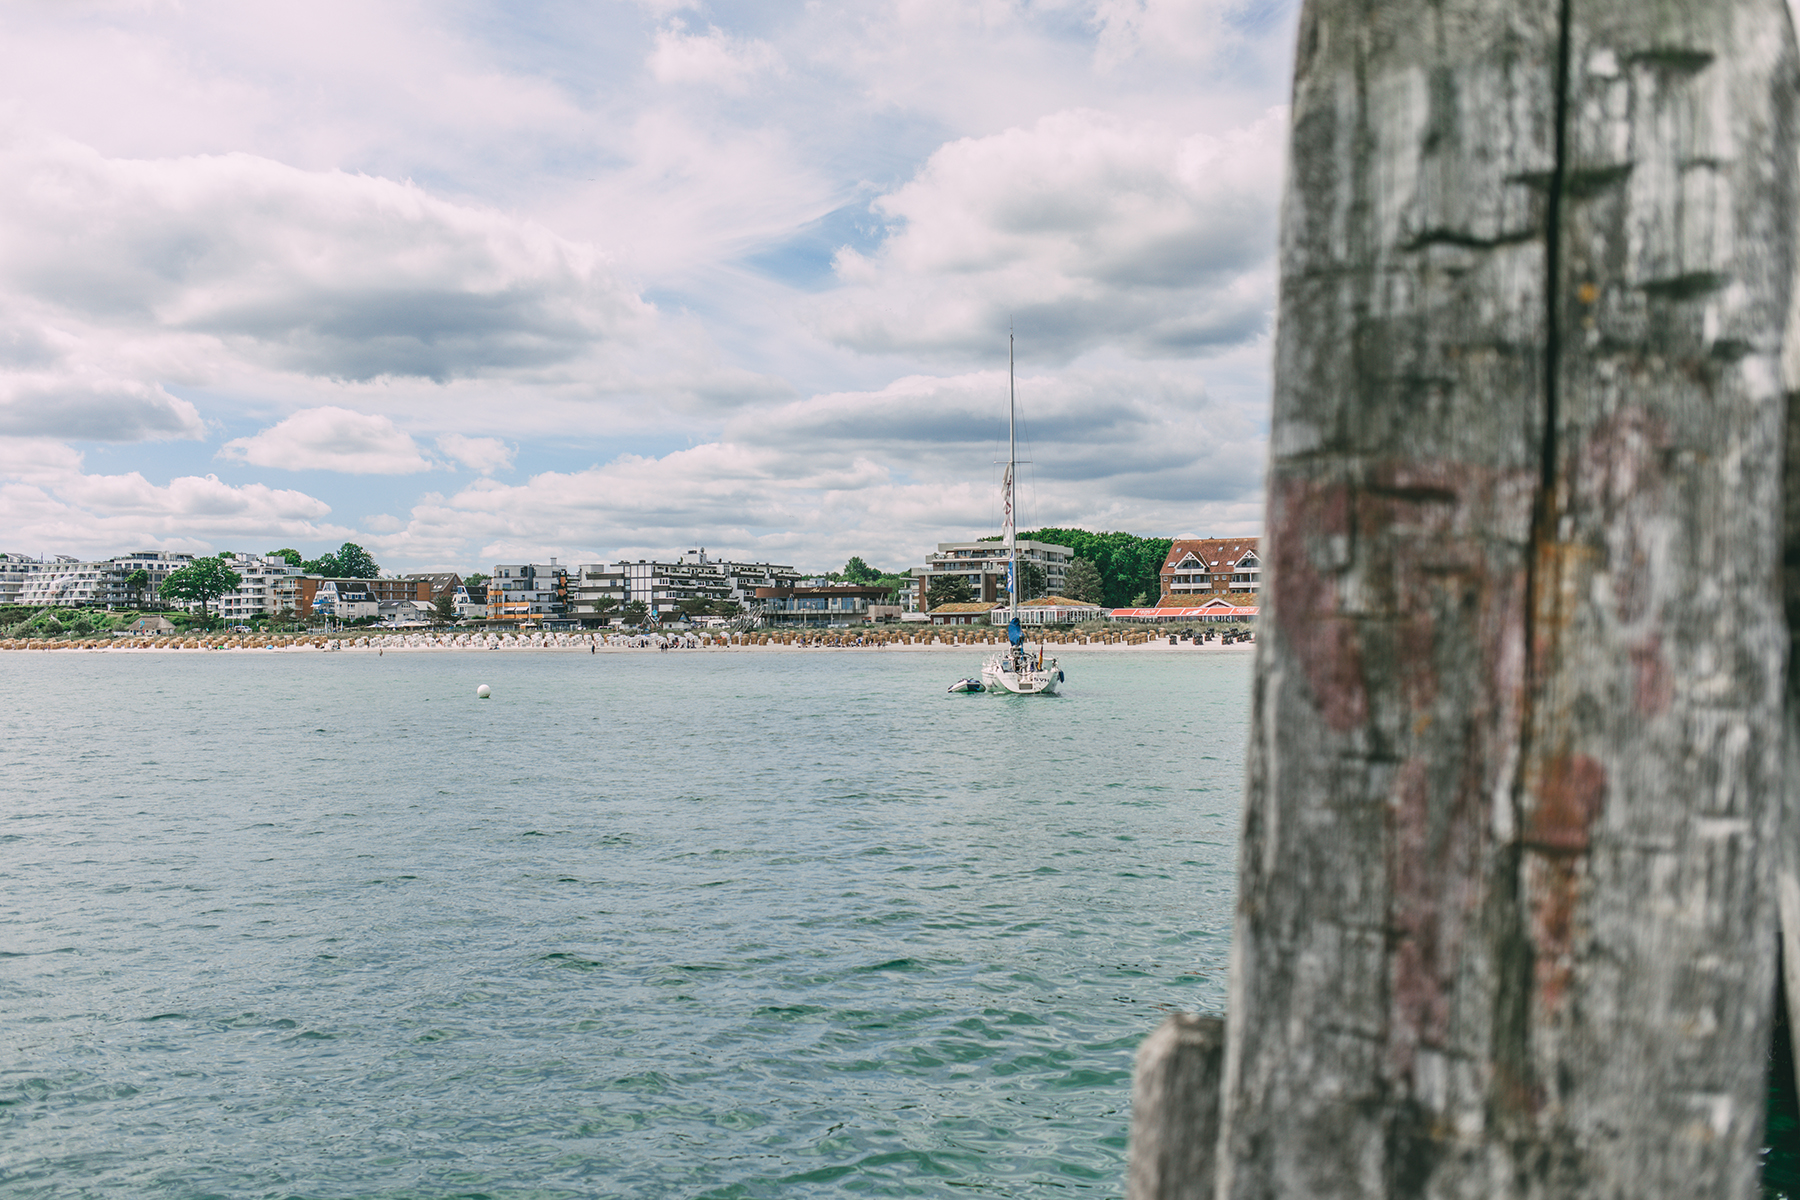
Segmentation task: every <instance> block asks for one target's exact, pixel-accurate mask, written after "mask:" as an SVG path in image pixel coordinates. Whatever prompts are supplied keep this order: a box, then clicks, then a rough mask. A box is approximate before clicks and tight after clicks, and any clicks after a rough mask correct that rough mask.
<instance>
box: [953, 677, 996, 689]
mask: <svg viewBox="0 0 1800 1200" xmlns="http://www.w3.org/2000/svg"><path fill="white" fill-rule="evenodd" d="M950 690H951V691H953V692H985V691H987V687H986V685H984V684H983V683H982V682H981V680H979V679H959V680H957V681H956V682H955V683H953V684H951V685H950Z"/></svg>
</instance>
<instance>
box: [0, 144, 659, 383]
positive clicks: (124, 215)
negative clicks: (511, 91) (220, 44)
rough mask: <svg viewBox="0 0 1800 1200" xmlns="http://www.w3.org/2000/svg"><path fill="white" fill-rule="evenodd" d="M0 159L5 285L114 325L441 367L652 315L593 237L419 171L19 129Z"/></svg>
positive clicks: (308, 358) (306, 369)
mask: <svg viewBox="0 0 1800 1200" xmlns="http://www.w3.org/2000/svg"><path fill="white" fill-rule="evenodd" d="M0 172H4V173H5V174H6V176H7V178H8V180H9V186H8V187H7V188H6V189H5V190H4V191H0V287H4V288H6V289H7V290H9V291H12V292H13V293H15V295H17V296H20V297H28V298H29V303H31V304H34V305H36V306H38V307H40V308H41V309H43V310H47V311H49V312H51V313H53V314H57V315H60V316H62V317H65V318H68V319H70V320H72V321H73V322H75V323H78V324H85V325H87V326H88V327H89V328H90V329H91V330H94V331H100V332H102V333H103V335H104V334H105V333H110V334H112V335H113V336H114V337H119V336H123V337H139V338H143V337H162V338H175V339H180V338H186V339H189V340H190V341H192V340H201V341H204V342H205V343H206V344H207V345H208V346H209V347H211V348H212V354H213V357H215V358H242V359H245V360H247V361H251V362H256V363H260V364H263V365H265V366H268V367H273V368H277V369H280V370H287V371H295V372H300V373H302V374H306V375H315V376H324V377H330V378H342V379H370V378H375V377H380V376H420V377H425V378H430V379H439V380H441V379H447V378H454V377H459V376H479V375H487V374H500V373H507V372H516V371H530V370H533V369H540V368H544V367H549V366H555V365H559V364H567V363H569V362H571V361H572V360H575V359H577V358H584V357H587V356H588V355H589V354H590V353H591V352H592V351H593V350H594V349H595V347H596V346H599V345H603V344H606V343H608V342H610V341H613V340H622V341H626V342H635V341H636V340H637V338H638V337H639V336H640V335H641V329H642V327H643V326H644V325H645V323H646V322H647V320H648V319H649V318H650V317H651V315H652V314H651V310H650V309H649V308H648V306H646V305H645V304H644V303H643V302H642V301H640V300H639V299H638V298H637V296H636V295H635V293H634V292H633V291H632V290H631V289H630V288H628V287H626V286H625V285H624V284H622V283H621V282H620V281H619V280H618V279H617V278H616V277H614V275H613V274H612V273H611V271H610V269H609V268H608V266H607V264H606V262H605V260H604V259H603V257H602V256H601V255H600V254H599V252H598V251H596V250H595V249H594V248H593V247H591V246H587V245H582V244H579V243H575V242H571V241H568V240H565V239H563V238H560V237H557V236H556V235H555V234H553V233H551V232H550V231H549V230H547V229H545V228H543V227H542V226H539V225H536V224H534V223H532V222H530V221H522V220H519V219H517V218H514V217H510V216H507V215H504V214H501V213H498V212H493V211H489V210H486V209H481V208H475V207H471V206H468V205H458V204H453V203H450V202H448V201H445V200H441V199H438V198H436V197H434V196H432V195H430V194H428V193H427V192H426V191H425V190H424V189H422V188H420V187H418V186H416V185H414V184H411V183H403V182H395V181H393V180H388V179H378V178H372V177H369V176H365V175H355V174H349V173H346V172H343V171H302V170H297V169H295V168H292V167H288V166H284V165H282V164H280V163H276V162H271V161H269V160H268V159H264V158H258V157H255V156H253V155H248V154H225V155H205V156H195V157H187V158H177V159H155V160H129V159H116V158H107V157H104V156H102V155H101V154H99V153H97V152H96V151H94V150H92V149H90V148H88V147H85V146H81V145H77V144H75V143H72V142H68V141H60V140H55V139H47V138H38V137H29V136H23V135H14V136H12V137H10V138H8V139H6V140H5V142H4V143H3V144H0ZM24 302H25V301H21V303H24ZM101 340H104V339H103V338H102V339H101Z"/></svg>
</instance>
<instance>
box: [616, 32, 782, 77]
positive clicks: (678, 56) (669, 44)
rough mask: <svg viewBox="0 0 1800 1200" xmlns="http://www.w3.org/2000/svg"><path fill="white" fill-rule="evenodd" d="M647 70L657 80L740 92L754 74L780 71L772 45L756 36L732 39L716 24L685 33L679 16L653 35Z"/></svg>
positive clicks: (779, 56) (780, 66)
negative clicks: (654, 42) (653, 39)
mask: <svg viewBox="0 0 1800 1200" xmlns="http://www.w3.org/2000/svg"><path fill="white" fill-rule="evenodd" d="M649 66H650V73H651V74H652V75H653V76H655V77H656V79H657V81H658V82H659V83H698V84H707V85H709V86H712V87H716V88H719V89H721V90H723V91H729V92H741V91H743V90H744V88H745V87H746V86H748V84H749V83H750V81H751V80H752V79H754V78H755V77H756V76H758V75H763V74H780V73H782V71H783V70H784V65H783V63H782V61H781V55H780V54H779V53H777V52H776V50H775V47H773V46H771V45H769V43H767V42H765V41H762V40H760V39H758V38H735V37H732V36H731V35H730V34H727V33H726V32H725V31H724V30H722V29H720V28H719V27H718V26H717V25H711V26H708V27H707V29H706V32H704V33H688V32H687V25H686V23H685V22H683V21H681V20H680V19H676V20H673V21H671V22H669V25H668V26H667V27H666V28H664V29H661V30H658V31H657V34H656V48H655V49H654V50H652V51H651V52H650V61H649Z"/></svg>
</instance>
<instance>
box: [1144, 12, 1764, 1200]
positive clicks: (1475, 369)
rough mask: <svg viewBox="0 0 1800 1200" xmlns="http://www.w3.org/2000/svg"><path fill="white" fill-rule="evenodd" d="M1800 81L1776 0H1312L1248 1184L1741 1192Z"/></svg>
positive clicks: (1226, 1191) (1748, 1120)
mask: <svg viewBox="0 0 1800 1200" xmlns="http://www.w3.org/2000/svg"><path fill="white" fill-rule="evenodd" d="M1797 89H1800V71H1797V69H1796V58H1795V51H1794V40H1793V31H1792V29H1791V27H1790V24H1789V18H1788V14H1787V11H1786V9H1785V8H1784V7H1783V4H1782V2H1781V0H1661V2H1659V3H1644V2H1643V0H1560V2H1557V3H1549V2H1537V3H1519V2H1511V3H1492V2H1483V0H1441V2H1438V3H1427V2H1425V0H1383V2H1376V0H1309V2H1308V3H1307V5H1306V7H1305V10H1304V12H1303V14H1302V18H1301V26H1300V34H1299V52H1298V56H1297V61H1296V76H1295V83H1294V99H1293V112H1292V143H1291V153H1290V158H1289V163H1290V165H1289V173H1288V185H1287V194H1286V197H1285V201H1284V210H1283V222H1282V225H1283V230H1282V245H1281V298H1280V304H1279V315H1278V336H1277V348H1276V377H1275V402H1274V417H1273V423H1272V430H1271V460H1270V470H1269V499H1268V519H1267V543H1268V551H1267V554H1266V557H1265V560H1264V562H1265V567H1264V569H1265V572H1267V574H1268V579H1267V581H1266V584H1265V592H1264V596H1263V611H1262V614H1261V621H1260V623H1259V626H1258V631H1259V636H1258V639H1257V640H1258V642H1259V643H1260V645H1259V648H1258V652H1257V677H1256V687H1255V696H1254V705H1255V712H1254V718H1253V733H1252V744H1251V748H1250V755H1249V782H1248V790H1247V796H1246V809H1245V824H1244V840H1243V848H1242V852H1241V854H1242V857H1241V861H1240V874H1239V891H1240V895H1239V910H1238V919H1237V925H1236V929H1235V933H1234V943H1233V969H1232V980H1231V988H1230V1007H1229V1014H1230V1019H1229V1028H1228V1031H1227V1038H1226V1052H1225V1066H1224V1082H1223V1090H1222V1105H1221V1114H1222V1115H1221V1127H1220V1128H1219V1129H1218V1130H1217V1131H1209V1130H1206V1129H1195V1130H1194V1131H1193V1133H1192V1136H1193V1138H1194V1139H1195V1140H1197V1141H1198V1142H1200V1143H1202V1144H1206V1145H1212V1144H1214V1139H1215V1132H1216V1145H1217V1147H1218V1164H1217V1175H1218V1178H1217V1186H1216V1195H1218V1196H1219V1197H1221V1200H1277V1198H1288V1197H1298V1196H1306V1197H1426V1196H1430V1197H1476V1196H1480V1197H1484V1198H1488V1197H1551V1196H1558V1197H1560V1196H1593V1197H1627V1196H1629V1197H1662V1196H1709V1197H1710V1196H1719V1197H1726V1196H1731V1197H1748V1196H1750V1195H1751V1194H1752V1193H1753V1191H1754V1189H1755V1183H1756V1169H1757V1164H1756V1150H1757V1147H1758V1144H1759V1138H1760V1135H1761V1132H1762V1125H1761V1117H1762V1102H1763V1072H1764V1067H1765V1051H1766V1047H1767V1044H1768V1037H1769V1013H1770V1006H1771V1001H1772V996H1773V987H1774V975H1773V973H1774V964H1775V942H1776V933H1775V931H1776V865H1777V859H1778V858H1779V857H1780V854H1779V853H1778V851H1777V846H1778V839H1777V828H1778V822H1779V821H1780V820H1781V805H1782V800H1781V797H1782V785H1783V769H1782V754H1783V730H1784V724H1783V689H1784V677H1785V676H1784V672H1785V664H1786V658H1787V652H1788V631H1787V625H1786V622H1785V619H1784V615H1783V611H1782V588H1781V566H1782V557H1781V553H1782V512H1783V486H1782V470H1783V455H1784V445H1785V444H1786V443H1787V442H1788V440H1789V434H1788V415H1787V414H1788V404H1787V388H1786V387H1785V386H1784V384H1783V375H1782V365H1783V364H1782V359H1783V336H1784V330H1785V328H1786V324H1787V320H1788V311H1789V303H1790V290H1791V280H1792V277H1793V272H1794V265H1795V264H1794V253H1793V251H1794V229H1793V223H1794V219H1795V216H1796V204H1795V194H1794V193H1795V175H1796V172H1795V141H1794V138H1795V132H1796V131H1795V124H1794V105H1795V100H1796V93H1797ZM1796 466H1797V469H1800V462H1797V464H1796ZM1792 490H1793V489H1792V488H1790V489H1789V491H1790V492H1791V491H1792ZM1793 506H1794V508H1795V509H1796V511H1800V501H1797V502H1794V504H1793ZM1792 559H1793V561H1794V562H1795V563H1796V564H1800V554H1795V555H1793V556H1792ZM1789 594H1790V595H1800V587H1790V589H1789ZM1796 607H1797V609H1800V602H1797V603H1796ZM1796 744H1797V745H1800V741H1797V743H1796ZM1790 757H1791V758H1800V751H1796V752H1791V753H1790ZM1794 807H1795V808H1797V809H1800V802H1796V803H1795V804H1794ZM1793 828H1795V829H1800V823H1796V824H1795V826H1794V827H1793ZM1789 840H1792V839H1791V838H1790V839H1789ZM1783 878H1784V880H1785V884H1784V888H1785V891H1786V892H1787V893H1788V894H1789V901H1790V907H1791V908H1792V909H1793V910H1794V914H1793V915H1795V916H1800V882H1796V881H1797V880H1800V871H1796V869H1795V868H1794V866H1793V865H1792V864H1789V865H1788V866H1787V867H1785V868H1784V872H1783ZM1795 994H1797V995H1800V990H1796V992H1795ZM1203 1107H1204V1106H1199V1107H1196V1108H1195V1110H1194V1111H1195V1112H1200V1111H1201V1109H1202V1108H1203ZM1166 1140H1167V1139H1166V1138H1165V1139H1164V1140H1163V1142H1162V1143H1159V1144H1166ZM1159 1153H1164V1154H1165V1155H1166V1150H1165V1151H1159ZM1134 1155H1135V1151H1134ZM1137 1169H1138V1168H1137V1163H1136V1161H1135V1157H1134V1163H1133V1172H1134V1177H1135V1175H1136V1172H1137ZM1159 1194H1169V1195H1174V1194H1180V1193H1175V1192H1168V1193H1159Z"/></svg>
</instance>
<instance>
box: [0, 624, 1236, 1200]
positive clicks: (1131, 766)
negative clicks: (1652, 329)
mask: <svg viewBox="0 0 1800 1200" xmlns="http://www.w3.org/2000/svg"><path fill="white" fill-rule="evenodd" d="M1065 662H1066V663H1067V664H1068V667H1069V681H1068V686H1067V692H1068V694H1067V695H1066V696H1062V697H1057V698H1049V699H1047V698H1031V699H1019V698H999V697H988V696H951V695H947V694H945V692H944V687H945V686H946V685H947V684H948V683H949V682H950V681H951V680H952V679H953V678H955V677H956V676H957V675H959V674H964V673H971V672H974V671H975V670H976V669H977V667H978V666H979V659H978V657H977V656H976V655H974V654H973V653H972V654H971V655H970V656H969V657H968V659H967V661H964V660H963V659H962V658H960V657H957V656H955V655H949V654H941V653H930V654H925V653H913V654H908V653H894V652H814V653H786V654H782V653H741V652H740V653H736V654H724V653H717V652H713V653H705V652H686V653H671V654H654V653H642V654H635V655H585V654H582V655H575V654H548V653H538V654H530V653H460V654H457V653H413V654H390V655H386V656H383V657H374V656H369V655H362V654H318V653H289V654H269V653H262V654H254V653H252V654H219V653H215V654H200V653H188V654H155V653H142V654H136V655H123V654H113V655H81V654H70V653H62V654H55V655H27V654H22V653H8V654H0V681H3V682H4V684H5V687H6V694H7V697H8V700H7V704H8V705H9V708H8V709H7V710H6V711H5V712H4V713H3V714H0V731H3V734H4V736H3V737H0V1036H3V1041H0V1192H3V1193H4V1194H5V1195H6V1196H8V1197H32V1196H45V1197H48V1196H57V1197H64V1196H171V1197H173V1196H181V1197H188V1196H230V1197H238V1196H280V1197H321V1198H322V1197H373V1196H381V1197H411V1196H418V1197H443V1196H492V1197H508V1198H513V1197H528V1196H529V1197H539V1196H543V1197H562V1196H604V1195H630V1196H634V1197H737V1196H742V1197H756V1196H780V1197H797V1196H835V1195H841V1194H845V1193H853V1194H863V1195H879V1196H902V1195H904V1196H959V1197H962V1196H970V1195H981V1196H1049V1195H1099V1196H1116V1195H1118V1194H1120V1193H1121V1192H1122V1190H1123V1189H1122V1178H1123V1163H1124V1149H1125V1134H1126V1125H1127V1121H1128V1112H1127V1101H1128V1092H1129V1082H1130V1069H1131V1055H1132V1053H1133V1051H1134V1049H1135V1047H1136V1045H1137V1043H1138V1041H1139V1040H1140V1039H1141V1038H1142V1037H1143V1036H1144V1034H1145V1033H1147V1032H1148V1031H1149V1030H1150V1029H1151V1028H1153V1027H1154V1026H1155V1024H1156V1023H1157V1021H1158V1020H1159V1019H1160V1018H1161V1016H1162V1014H1163V1012H1164V1011H1166V1010H1169V1009H1175V1008H1189V1009H1192V1008H1212V1009H1220V1008H1222V1007H1223V1003H1224V973H1225V956H1226V949H1227V940H1228V930H1229V913H1230V907H1231V888H1232V880H1233V873H1234V866H1235V864H1234V854H1235V849H1234V846H1235V841H1236V834H1237V806H1238V796H1239V791H1240V786H1241V773H1242V768H1241V763H1242V758H1243V742H1244V736H1245V729H1246V714H1245V706H1246V700H1247V693H1248V685H1249V675H1250V670H1249V667H1250V658H1249V656H1248V655H1247V654H1243V653H1241V652H1235V651H1221V650H1218V649H1217V648H1211V647H1209V648H1206V649H1201V650H1194V651H1192V652H1190V653H1188V654H1185V655H1179V656H1178V655H1175V654H1119V653H1095V652H1090V653H1088V654H1086V655H1082V654H1081V653H1080V652H1079V651H1078V652H1076V656H1074V657H1070V658H1066V659H1065ZM483 682H485V683H489V684H491V685H492V686H493V688H494V698H493V699H492V700H489V701H486V702H482V701H478V700H476V699H475V697H474V689H475V686H476V684H478V683H483Z"/></svg>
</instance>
